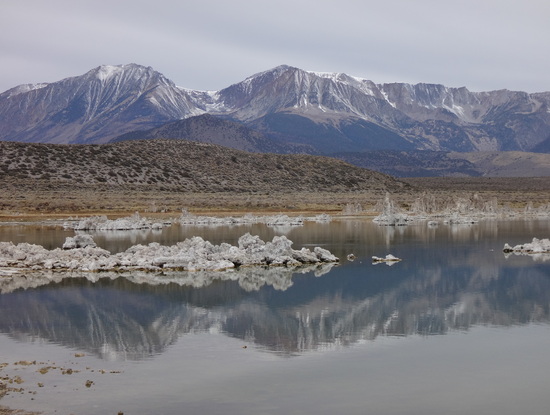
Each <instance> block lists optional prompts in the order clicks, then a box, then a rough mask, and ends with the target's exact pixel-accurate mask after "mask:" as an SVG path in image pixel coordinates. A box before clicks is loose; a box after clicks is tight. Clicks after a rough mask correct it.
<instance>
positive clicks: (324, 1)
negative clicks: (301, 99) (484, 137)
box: [0, 0, 550, 92]
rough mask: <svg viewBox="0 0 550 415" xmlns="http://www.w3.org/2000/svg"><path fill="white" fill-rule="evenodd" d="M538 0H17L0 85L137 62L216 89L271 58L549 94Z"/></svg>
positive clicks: (4, 10)
mask: <svg viewBox="0 0 550 415" xmlns="http://www.w3.org/2000/svg"><path fill="white" fill-rule="evenodd" d="M549 16H550V3H549V2H547V1H546V0H528V1H525V2H518V1H516V0H513V1H512V0H481V1H480V0H475V1H474V0H464V1H462V2H441V1H435V0H417V1H414V2H413V1H410V0H388V1H386V2H379V1H371V0H367V1H357V0H339V1H338V2H336V1H328V0H315V1H310V0H293V1H290V0H279V1H277V2H273V1H265V0H256V1H251V0H233V1H231V2H228V1H221V0H186V1H185V2H181V1H175V0H157V1H156V2H150V1H143V0H132V1H128V0H117V1H116V2H113V1H106V0H96V1H94V2H74V1H68V0H49V1H47V2H46V1H42V0H26V1H20V2H5V4H3V5H2V6H1V13H0V45H1V47H0V53H1V55H0V56H1V57H2V76H1V77H0V91H5V90H7V89H9V88H11V87H14V86H16V85H19V84H22V83H38V82H54V81H57V80H60V79H62V78H66V77H69V76H76V75H81V74H83V73H85V72H86V71H88V70H89V69H92V68H93V67H96V66H98V65H101V64H121V63H131V62H134V63H139V64H142V65H146V66H152V67H153V68H154V69H156V70H158V71H159V72H161V73H163V74H164V75H165V76H167V77H168V78H170V79H172V80H173V81H174V82H176V84H178V85H180V86H183V87H186V88H192V89H202V90H216V89H220V88H223V87H226V86H229V85H230V84H233V83H235V82H239V81H241V80H243V79H244V78H246V77H247V76H249V75H252V74H254V73H257V72H260V71H264V70H267V69H270V68H272V67H275V66H277V65H280V64H288V65H292V66H297V67H299V68H302V69H305V70H313V71H324V72H345V73H348V74H350V75H354V76H359V77H363V78H367V79H371V80H373V81H375V82H380V83H382V82H410V83H418V82H426V83H441V84H444V85H446V86H454V87H460V86H466V87H468V88H469V89H470V90H473V91H482V90H494V89H504V88H506V89H511V90H524V91H528V92H537V91H550V77H549V76H548V73H550V54H549V53H548V52H547V41H548V38H549V35H550V25H548V17H549Z"/></svg>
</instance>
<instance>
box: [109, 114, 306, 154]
mask: <svg viewBox="0 0 550 415" xmlns="http://www.w3.org/2000/svg"><path fill="white" fill-rule="evenodd" d="M155 138H164V139H169V140H188V141H197V142H201V143H209V144H217V145H220V146H224V147H230V148H233V149H237V150H244V151H249V152H254V153H292V152H299V151H291V150H292V149H293V147H292V146H284V145H280V144H278V143H277V142H275V141H273V140H270V139H268V138H267V137H266V136H265V135H264V134H262V133H260V132H258V131H256V130H253V129H251V128H248V127H246V126H245V125H243V124H242V123H238V122H235V121H231V120H226V119H223V118H220V117H215V116H213V115H209V114H203V115H198V116H195V117H190V118H186V119H184V120H178V121H174V122H169V123H166V124H163V125H162V126H160V127H156V128H152V129H150V130H145V131H132V132H130V133H126V134H123V135H121V136H119V137H117V138H115V139H113V140H112V141H111V142H119V141H126V140H150V139H155ZM309 150H310V151H311V149H309ZM310 151H308V152H310Z"/></svg>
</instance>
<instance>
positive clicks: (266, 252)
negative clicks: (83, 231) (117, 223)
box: [0, 233, 338, 276]
mask: <svg viewBox="0 0 550 415" xmlns="http://www.w3.org/2000/svg"><path fill="white" fill-rule="evenodd" d="M0 257H1V258H2V261H0V274H2V275H7V276H9V275H10V274H11V273H12V272H13V271H12V270H13V269H32V270H35V271H36V270H46V269H47V270H56V271H68V270H71V271H86V272H100V271H101V272H106V271H117V272H120V271H132V270H143V271H147V272H151V271H161V270H180V271H193V272H197V271H224V270H230V269H233V268H235V267H239V266H255V265H262V266H267V265H272V266H273V265H288V266H297V265H301V264H317V263H319V262H338V258H337V257H336V256H334V255H332V254H331V253H330V252H329V251H327V250H326V249H322V248H319V247H317V248H315V249H314V251H313V252H311V251H310V250H309V249H306V248H302V249H301V250H299V251H298V250H294V249H292V241H290V240H289V239H288V238H287V237H286V236H275V237H274V238H273V240H272V241H271V242H264V241H262V240H261V239H260V238H259V237H258V236H252V235H250V234H249V233H247V234H245V235H243V236H241V238H239V241H238V246H232V245H229V244H227V243H223V244H221V245H213V244H212V243H210V242H208V241H205V240H204V239H202V238H200V237H193V238H189V239H186V240H185V241H182V242H178V243H177V244H176V245H173V246H163V245H160V244H158V243H150V244H149V245H147V246H144V245H134V246H132V247H130V248H128V249H127V250H126V251H124V252H121V253H118V254H114V255H113V254H111V253H110V252H109V251H106V250H104V249H101V248H98V247H97V246H96V244H95V242H94V241H93V238H92V237H91V236H90V235H77V236H75V237H73V238H67V240H66V242H65V244H64V245H63V249H59V248H57V249H54V250H51V251H50V250H47V249H45V248H43V247H41V246H38V245H30V244H26V243H21V244H18V245H14V244H13V243H11V242H0ZM2 269H8V270H10V271H9V272H5V273H2V272H1V271H2Z"/></svg>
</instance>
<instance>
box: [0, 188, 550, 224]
mask: <svg viewBox="0 0 550 415" xmlns="http://www.w3.org/2000/svg"><path fill="white" fill-rule="evenodd" d="M402 181H403V182H404V183H405V184H406V186H403V188H402V189H399V190H397V191H396V189H393V191H387V190H386V189H384V188H380V189H373V190H360V191H348V192H346V191H294V190H293V189H292V188H289V189H288V190H287V191H281V190H279V191H274V192H269V191H249V192H230V191H229V192H185V191H179V190H166V189H165V190H162V189H159V188H158V186H123V185H114V184H113V185H101V186H98V185H84V184H76V183H55V184H53V185H52V183H51V182H49V181H42V180H32V179H20V180H10V181H3V182H1V183H0V222H27V221H37V220H38V221H41V220H48V219H53V220H55V219H62V218H66V217H68V216H75V215H77V216H96V215H107V216H109V217H112V218H116V217H124V216H128V215H131V214H133V213H135V212H139V213H140V214H143V215H144V216H148V217H153V218H155V217H157V218H165V217H174V216H178V215H179V214H181V212H182V211H188V212H190V213H193V214H197V215H212V216H230V215H237V214H244V213H251V214H274V213H285V214H288V215H291V216H299V215H303V214H319V213H326V214H330V215H335V216H337V215H354V216H358V215H363V216H367V217H370V216H372V217H374V216H376V215H378V214H379V213H380V212H381V209H382V206H381V203H382V202H383V200H384V198H385V195H386V194H387V193H389V194H390V195H391V198H392V200H393V201H394V203H395V204H396V206H398V207H400V208H401V209H404V210H407V209H410V208H411V207H412V206H413V205H414V204H415V202H416V201H417V200H418V199H419V198H432V199H436V200H438V201H439V202H442V201H448V203H453V201H456V200H458V199H470V200H471V199H480V200H485V201H489V200H491V201H493V202H494V203H496V204H497V205H499V206H506V207H507V208H509V209H511V210H517V211H522V210H524V209H526V208H527V207H528V206H530V207H532V208H540V207H544V206H547V205H548V204H550V180H548V178H546V177H536V178H470V177H468V178H410V179H402Z"/></svg>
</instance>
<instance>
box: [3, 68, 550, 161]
mask: <svg viewBox="0 0 550 415" xmlns="http://www.w3.org/2000/svg"><path fill="white" fill-rule="evenodd" d="M549 108H550V92H542V93H535V94H528V93H525V92H513V91H507V90H502V91H491V92H471V91H469V90H468V89H466V88H448V87H445V86H443V85H433V84H417V85H410V84H403V83H392V84H376V83H374V82H372V81H369V80H366V79H360V78H355V77H351V76H349V75H346V74H326V73H315V72H306V71H303V70H301V69H298V68H293V67H290V66H284V65H283V66H279V67H276V68H274V69H271V70H268V71H265V72H262V73H259V74H255V75H253V76H251V77H249V78H247V79H245V80H244V81H242V82H239V83H237V84H234V85H231V86H229V87H227V88H224V89H222V90H220V91H210V92H205V91H193V90H187V89H184V88H180V87H177V86H175V85H174V84H173V82H171V81H170V80H168V79H166V78H165V77H164V76H162V75H161V74H160V73H158V72H155V71H154V70H153V69H151V68H145V67H142V66H139V65H135V64H130V65H121V66H100V67H98V68H95V69H93V70H91V71H89V72H88V73H86V74H84V75H82V76H77V77H74V78H68V79H65V80H62V81H59V82H55V83H51V84H41V85H22V86H19V87H16V88H13V89H10V90H8V91H6V92H4V93H2V94H0V139H1V140H11V141H26V142H44V143H104V142H107V141H109V140H111V139H113V138H115V137H117V136H119V135H121V134H123V133H127V132H131V131H135V130H147V129H152V128H155V127H159V126H160V125H162V124H164V123H166V122H174V121H178V120H182V119H186V118H189V117H192V116H195V115H200V114H205V113H207V114H211V115H216V116H220V117H224V118H225V119H229V120H233V121H237V122H239V123H242V124H243V125H245V126H247V127H249V128H251V129H253V130H255V131H256V132H260V133H262V134H263V135H264V137H265V138H266V139H267V141H265V147H266V148H267V149H268V150H267V151H279V149H281V147H282V149H281V150H280V151H283V152H292V151H296V150H297V149H299V150H298V151H300V152H304V151H307V152H309V153H314V154H326V153H330V152H337V151H340V152H341V151H367V150H388V149H390V150H414V149H416V150H434V151H460V152H471V151H503V150H507V151H511V150H514V151H547V149H548V143H549V142H550V133H549V126H550V112H549ZM224 140H225V141H227V139H226V138H224ZM268 141H271V143H269V144H268ZM242 145H243V148H242V149H245V148H247V146H250V142H244V143H242ZM270 149H271V150H270ZM262 151H266V150H265V149H262Z"/></svg>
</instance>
